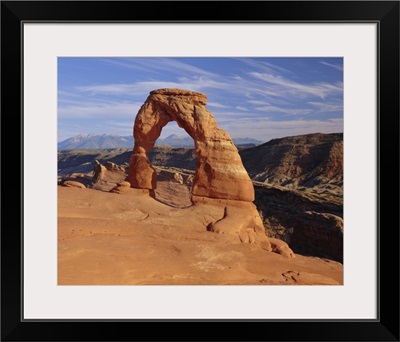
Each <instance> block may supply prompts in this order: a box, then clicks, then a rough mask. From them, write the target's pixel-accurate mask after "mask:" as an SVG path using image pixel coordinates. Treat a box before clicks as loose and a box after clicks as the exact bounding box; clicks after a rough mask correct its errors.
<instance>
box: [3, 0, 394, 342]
mask: <svg viewBox="0 0 400 342" xmlns="http://www.w3.org/2000/svg"><path fill="white" fill-rule="evenodd" d="M228 8H229V11H228V10H227V9H228ZM61 21H72V22H123V21H126V22H139V21H140V22H160V21H162V22H178V23H179V22H195V21H198V22H221V23H228V22H235V23H240V22H246V21H249V22H273V21H279V22H329V21H331V22H349V23H362V22H376V23H377V24H378V28H379V37H378V47H377V52H378V71H379V75H378V89H379V90H378V128H377V129H378V132H377V134H378V145H379V146H378V165H377V168H378V180H377V184H378V201H377V202H378V217H379V218H378V225H377V226H378V241H377V243H378V251H379V260H378V270H379V272H378V279H377V281H378V299H379V302H378V319H376V320H362V319H360V320H344V319H342V320H333V321H332V320H331V321H327V320H322V319H321V320H319V319H314V320H239V319H237V320H236V319H235V320H228V319H227V320H212V319H207V320H136V321H127V320H121V321H118V320H107V321H105V320H81V321H77V320H71V321H68V320H65V321H60V320H58V321H51V320H50V321H45V320H35V321H24V320H23V318H22V306H21V303H22V291H21V288H22V283H21V281H22V267H23V265H22V261H23V258H22V254H21V253H22V250H21V246H22V243H21V241H22V238H23V237H22V235H21V234H22V233H21V232H22V229H21V228H22V224H23V206H22V199H23V171H24V170H23V158H22V157H23V149H22V147H23V144H22V139H23V121H22V114H21V112H22V105H23V104H22V97H21V90H22V89H21V85H22V76H23V75H22V73H23V70H22V65H21V60H22V56H21V46H22V39H23V38H22V34H21V30H22V24H23V23H24V22H61ZM1 48H2V49H1V51H2V52H1V71H2V73H1V130H2V137H1V142H2V144H1V161H2V168H1V180H2V182H1V184H2V186H1V208H2V210H1V212H2V215H1V340H2V341H128V340H145V341H157V340H158V341H171V340H172V341H182V340H187V341H195V340H196V341H200V340H204V341H207V340H217V341H225V340H232V341H256V340H257V341H259V340H265V341H268V340H271V341H399V2H398V1H254V2H253V1H247V2H241V1H223V2H217V1H215V2H208V1H202V2H195V1H190V2H189V1H185V2H180V1H177V2H167V1H163V2H152V1H149V2H141V1H2V2H1ZM38 158H40V151H38ZM15 195H16V196H15ZM360 238H362V237H360ZM44 300H45V299H44ZM200 323H202V324H201V325H200ZM215 323H219V324H215ZM182 324H186V325H185V326H182ZM187 324H190V325H193V327H192V326H190V327H189V326H187ZM205 324H207V326H204V325H205ZM178 325H179V326H178ZM182 328H183V329H182Z"/></svg>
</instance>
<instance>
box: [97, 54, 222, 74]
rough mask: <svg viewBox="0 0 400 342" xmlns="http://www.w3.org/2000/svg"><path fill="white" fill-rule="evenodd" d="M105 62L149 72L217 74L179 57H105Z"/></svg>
mask: <svg viewBox="0 0 400 342" xmlns="http://www.w3.org/2000/svg"><path fill="white" fill-rule="evenodd" d="M103 62H105V63H110V64H113V65H117V66H121V67H124V68H131V69H140V70H144V71H147V72H153V73H157V72H162V73H165V71H168V72H173V73H176V74H177V75H183V74H186V75H191V76H192V75H198V76H207V77H215V76H216V74H215V73H212V72H210V71H207V70H204V69H202V68H199V67H197V66H194V65H191V64H188V63H184V62H182V61H179V60H177V59H172V58H148V57H143V58H121V59H120V60H115V59H103Z"/></svg>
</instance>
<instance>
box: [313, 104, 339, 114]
mask: <svg viewBox="0 0 400 342" xmlns="http://www.w3.org/2000/svg"><path fill="white" fill-rule="evenodd" d="M307 103H308V104H310V105H311V106H313V107H315V108H316V109H317V110H318V111H319V112H325V113H326V112H342V111H343V103H329V102H307Z"/></svg>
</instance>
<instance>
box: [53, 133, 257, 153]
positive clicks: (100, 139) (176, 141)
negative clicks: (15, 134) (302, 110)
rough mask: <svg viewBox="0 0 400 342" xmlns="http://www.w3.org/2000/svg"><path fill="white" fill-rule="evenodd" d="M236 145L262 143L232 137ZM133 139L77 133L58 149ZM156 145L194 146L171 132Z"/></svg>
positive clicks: (113, 144)
mask: <svg viewBox="0 0 400 342" xmlns="http://www.w3.org/2000/svg"><path fill="white" fill-rule="evenodd" d="M232 140H233V143H234V144H235V145H236V146H256V145H259V144H262V143H263V142H262V141H260V140H256V139H253V138H233V139H232ZM133 144H134V141H133V137H132V136H120V135H117V134H79V135H76V136H74V137H72V138H69V139H66V140H64V141H61V142H59V143H58V150H60V151H61V150H68V149H102V148H119V147H128V148H131V147H133ZM156 145H157V146H163V145H164V146H171V147H194V143H193V139H192V138H191V137H189V136H180V135H177V134H171V135H169V136H168V137H166V138H165V139H160V138H159V139H157V141H156Z"/></svg>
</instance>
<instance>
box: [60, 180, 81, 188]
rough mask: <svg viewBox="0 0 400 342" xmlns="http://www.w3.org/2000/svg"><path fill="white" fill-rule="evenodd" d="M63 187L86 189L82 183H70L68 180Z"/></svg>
mask: <svg viewBox="0 0 400 342" xmlns="http://www.w3.org/2000/svg"><path fill="white" fill-rule="evenodd" d="M62 185H63V186H66V187H68V188H81V189H86V186H85V185H83V184H82V183H79V182H76V181H70V180H67V181H65V182H64V183H63V184H62Z"/></svg>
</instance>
